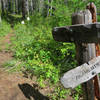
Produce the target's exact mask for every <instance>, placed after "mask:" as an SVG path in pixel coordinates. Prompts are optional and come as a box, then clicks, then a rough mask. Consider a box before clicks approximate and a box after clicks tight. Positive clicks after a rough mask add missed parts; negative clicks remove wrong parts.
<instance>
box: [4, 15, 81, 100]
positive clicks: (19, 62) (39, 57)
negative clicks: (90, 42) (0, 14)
mask: <svg viewBox="0 0 100 100" xmlns="http://www.w3.org/2000/svg"><path fill="white" fill-rule="evenodd" d="M57 19H58V18H56V19H55V20H57ZM50 20H51V21H50ZM55 20H52V18H51V19H50V18H49V17H48V18H43V17H40V15H38V16H33V17H32V18H31V20H30V21H25V24H21V23H19V24H17V25H15V26H14V33H15V36H14V37H12V39H11V41H12V45H13V47H12V49H11V50H12V51H13V53H14V58H15V60H13V61H10V62H8V63H7V64H6V65H5V66H6V68H9V69H10V71H11V72H13V71H21V70H22V69H24V71H26V72H28V73H29V74H31V76H32V75H35V76H37V81H38V82H39V85H40V87H42V88H44V87H45V86H46V84H44V80H47V81H48V83H49V84H50V85H51V86H53V87H54V88H55V89H54V91H53V93H52V94H48V96H49V97H50V98H51V100H62V99H63V100H64V99H65V98H66V97H67V96H68V95H69V94H70V95H71V90H68V89H64V88H63V87H62V86H61V85H60V77H61V76H62V74H63V73H65V72H66V71H68V70H70V69H73V68H74V67H75V66H76V61H75V45H74V44H73V43H62V42H56V41H55V40H54V39H53V36H52V27H53V26H54V24H55ZM51 22H52V23H54V24H51ZM67 23H68V22H67ZM61 24H62V23H61V22H58V23H57V25H58V26H61ZM62 25H64V23H63V24H62ZM76 89H78V90H79V88H76ZM74 91H75V92H74V93H73V98H79V95H80V94H79V93H78V92H77V90H74ZM75 94H76V95H75ZM77 100H78V99H77Z"/></svg>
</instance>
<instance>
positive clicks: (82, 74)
mask: <svg viewBox="0 0 100 100" xmlns="http://www.w3.org/2000/svg"><path fill="white" fill-rule="evenodd" d="M98 73H100V56H98V57H96V58H94V59H92V60H91V61H89V62H88V63H85V64H83V65H81V66H78V67H76V68H74V69H72V70H70V71H68V72H67V73H65V74H64V76H63V77H61V83H62V84H63V85H64V87H65V88H75V87H76V86H78V85H79V84H82V83H84V82H86V81H88V80H90V79H92V78H93V77H94V76H95V75H97V74H98Z"/></svg>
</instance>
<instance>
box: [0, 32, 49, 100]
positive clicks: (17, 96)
mask: <svg viewBox="0 0 100 100" xmlns="http://www.w3.org/2000/svg"><path fill="white" fill-rule="evenodd" d="M12 32H13V31H12ZM12 32H11V33H10V34H8V35H6V36H5V37H4V39H3V40H2V41H0V42H1V43H0V100H49V99H48V97H46V96H44V95H42V94H41V93H40V92H39V91H38V88H37V87H38V85H36V83H34V82H33V81H32V80H29V79H27V78H24V77H23V76H22V74H19V73H12V74H9V73H7V72H6V71H4V69H3V68H2V64H4V63H5V62H6V61H9V60H11V59H13V57H12V55H13V54H12V53H11V52H7V51H6V45H7V44H10V37H11V36H13V35H12Z"/></svg>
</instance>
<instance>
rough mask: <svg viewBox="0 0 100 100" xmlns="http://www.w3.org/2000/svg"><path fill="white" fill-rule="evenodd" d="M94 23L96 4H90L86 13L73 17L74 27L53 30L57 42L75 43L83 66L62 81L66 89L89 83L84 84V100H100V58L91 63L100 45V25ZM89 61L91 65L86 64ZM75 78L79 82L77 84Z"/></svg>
mask: <svg viewBox="0 0 100 100" xmlns="http://www.w3.org/2000/svg"><path fill="white" fill-rule="evenodd" d="M94 22H96V6H95V5H94V3H89V4H88V5H87V7H86V10H85V11H80V12H78V13H74V14H73V15H72V24H73V25H72V26H65V27H55V28H54V29H53V37H54V39H55V40H56V41H59V42H74V43H75V45H76V57H77V61H78V64H79V66H80V65H82V64H83V65H82V66H80V67H77V68H76V69H73V70H74V71H73V70H72V71H69V72H68V73H65V74H64V76H63V77H62V79H61V81H62V83H63V84H64V86H65V87H66V88H68V87H71V88H74V87H75V86H77V85H78V84H81V83H83V82H86V81H87V82H86V83H84V84H82V88H83V91H84V100H100V90H99V89H100V86H99V78H98V75H97V74H98V73H99V71H97V70H99V68H100V67H99V66H100V63H99V60H100V57H97V58H96V60H92V61H90V60H91V59H93V58H95V57H96V48H97V47H98V43H100V23H94ZM95 43H96V47H95ZM98 51H100V50H98ZM89 61H90V63H89V65H88V64H86V62H89ZM84 63H85V64H84ZM83 67H84V68H83ZM89 67H90V68H89ZM92 69H93V70H92ZM78 72H80V73H78ZM71 73H72V74H71ZM74 75H75V76H74ZM67 76H68V77H67ZM94 76H95V77H94ZM93 77H94V78H93ZM71 78H73V80H74V81H73V82H72V80H71ZM74 78H75V79H77V80H78V81H77V82H76V80H75V79H74ZM91 78H92V79H91ZM66 79H67V80H66Z"/></svg>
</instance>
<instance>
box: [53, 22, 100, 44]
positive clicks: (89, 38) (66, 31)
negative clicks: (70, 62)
mask: <svg viewBox="0 0 100 100" xmlns="http://www.w3.org/2000/svg"><path fill="white" fill-rule="evenodd" d="M52 34H53V38H54V39H55V40H56V41H59V42H80V43H100V22H96V23H91V24H76V25H71V26H64V27H55V28H54V29H53V32H52Z"/></svg>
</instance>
